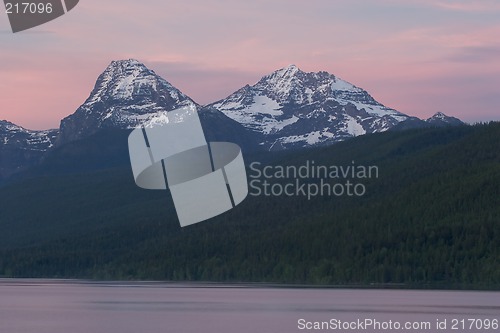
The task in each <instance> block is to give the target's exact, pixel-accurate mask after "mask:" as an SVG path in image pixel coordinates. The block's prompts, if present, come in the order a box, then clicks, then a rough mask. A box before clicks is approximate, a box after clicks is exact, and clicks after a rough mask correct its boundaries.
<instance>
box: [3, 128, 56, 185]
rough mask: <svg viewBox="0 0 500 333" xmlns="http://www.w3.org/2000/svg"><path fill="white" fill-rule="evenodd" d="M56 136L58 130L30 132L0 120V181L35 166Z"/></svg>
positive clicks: (52, 143)
mask: <svg viewBox="0 0 500 333" xmlns="http://www.w3.org/2000/svg"><path fill="white" fill-rule="evenodd" d="M57 134H58V130H46V131H31V130H27V129H25V128H23V127H20V126H17V125H15V124H13V123H11V122H8V121H5V120H0V180H1V179H3V178H7V177H9V176H10V175H12V174H14V173H16V172H19V171H22V170H25V169H27V168H28V167H30V166H32V165H33V164H36V163H37V162H38V161H39V160H40V158H41V157H42V156H43V155H44V154H45V152H46V151H47V150H48V149H50V148H51V147H52V146H53V145H54V142H55V139H56V137H57Z"/></svg>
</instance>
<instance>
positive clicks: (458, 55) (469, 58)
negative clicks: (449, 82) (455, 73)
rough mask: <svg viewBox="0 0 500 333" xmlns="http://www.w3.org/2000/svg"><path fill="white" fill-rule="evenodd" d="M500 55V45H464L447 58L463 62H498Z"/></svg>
mask: <svg viewBox="0 0 500 333" xmlns="http://www.w3.org/2000/svg"><path fill="white" fill-rule="evenodd" d="M499 56H500V45H498V46H480V47H464V48H460V49H458V50H456V51H455V52H454V54H452V55H451V56H449V57H447V58H446V60H449V61H453V62H462V63H484V62H492V63H498V58H499ZM499 71H500V70H499Z"/></svg>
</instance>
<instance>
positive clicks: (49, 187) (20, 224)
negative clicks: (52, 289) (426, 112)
mask: <svg viewBox="0 0 500 333" xmlns="http://www.w3.org/2000/svg"><path fill="white" fill-rule="evenodd" d="M123 138H125V136H123ZM120 142H121V141H120ZM87 144H88V142H87V143H85V142H82V143H81V147H85V145H87ZM123 144H124V146H123V147H124V149H122V153H126V141H124V142H123ZM75 145H76V146H78V145H79V143H75ZM123 147H122V148H123ZM103 149H105V148H103ZM72 152H73V154H74V155H75V156H73V157H71V156H69V157H68V154H66V155H64V152H60V154H61V156H62V155H64V158H63V157H58V158H57V159H54V160H50V159H48V160H47V161H46V162H45V163H46V164H45V165H42V166H40V169H39V170H38V171H36V172H33V173H32V174H31V176H32V177H27V178H24V179H19V180H17V181H15V182H12V183H10V184H6V185H4V186H2V187H0V276H3V277H64V278H91V279H146V280H177V281H180V280H188V281H223V282H229V281H230V282H276V283H298V284H320V285H327V284H328V285H359V284H362V285H370V284H387V283H394V284H399V283H401V284H405V285H407V286H412V287H414V286H423V287H433V286H437V287H443V288H461V287H463V288H487V289H500V124H499V123H490V124H485V125H476V126H460V127H455V128H431V129H418V130H409V131H402V132H386V133H380V134H372V135H365V136H360V137H357V138H354V139H351V140H348V141H346V142H342V143H338V144H335V145H333V146H329V147H324V148H315V149H306V150H298V151H290V152H281V153H266V154H264V153H261V154H259V155H249V154H247V155H246V156H245V160H246V163H247V164H250V163H251V162H252V161H261V162H262V164H263V165H264V164H271V165H302V164H304V161H312V160H314V161H315V163H316V164H317V165H350V164H352V161H355V163H356V164H358V165H376V166H377V167H378V169H379V175H378V178H372V179H366V180H365V181H364V184H365V186H366V194H365V195H364V196H361V197H357V196H353V197H349V196H341V197H336V196H317V197H315V198H311V200H307V198H304V197H303V196H292V197H287V196H280V197H273V196H270V197H266V196H249V197H248V198H247V199H246V200H245V201H244V202H243V203H242V204H241V205H239V206H237V207H236V208H235V209H233V210H232V211H230V212H227V213H225V214H223V215H220V216H218V217H216V218H213V219H211V220H209V221H205V222H202V223H199V224H197V225H193V226H190V227H186V228H180V226H179V223H178V220H177V217H176V214H175V209H174V207H173V204H172V200H171V198H170V196H169V194H168V192H165V191H158V192H155V191H146V190H142V189H139V188H137V187H136V186H135V184H134V181H133V177H132V173H131V171H130V169H129V166H128V164H127V163H126V158H123V156H121V157H116V159H114V160H113V161H115V162H113V163H111V162H110V163H102V164H99V165H98V166H96V165H94V164H93V165H94V167H90V166H88V167H82V168H73V169H71V170H73V171H66V172H48V170H51V169H54V170H55V169H56V168H55V167H54V168H52V167H51V165H52V164H51V163H54V164H53V165H56V164H57V165H59V169H60V170H63V169H65V168H64V167H63V166H64V165H78V163H76V162H74V161H82V159H83V161H84V162H82V163H83V165H85V163H86V162H85V161H87V162H88V161H93V160H98V159H96V157H95V156H94V155H93V154H94V153H95V151H93V150H92V149H84V148H81V149H77V147H76V148H75V149H74V150H72ZM75 152H77V153H75ZM86 154H87V155H86ZM72 158H74V160H72ZM61 161H64V163H63V162H61ZM72 161H73V162H72ZM58 163H59V164H58ZM65 170H66V169H65ZM250 171H251V170H249V173H250ZM312 181H313V182H314V180H312Z"/></svg>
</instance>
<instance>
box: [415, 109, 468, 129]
mask: <svg viewBox="0 0 500 333" xmlns="http://www.w3.org/2000/svg"><path fill="white" fill-rule="evenodd" d="M425 122H426V123H428V124H430V125H432V126H435V127H441V126H461V125H465V123H464V122H463V121H461V120H460V119H458V118H455V117H450V116H447V115H445V114H444V113H442V112H437V113H436V114H434V115H433V116H432V117H430V118H428V119H426V120H425Z"/></svg>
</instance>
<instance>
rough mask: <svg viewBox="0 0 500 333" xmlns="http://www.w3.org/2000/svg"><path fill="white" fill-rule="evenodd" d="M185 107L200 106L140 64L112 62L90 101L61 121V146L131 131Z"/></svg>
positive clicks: (129, 61)
mask: <svg viewBox="0 0 500 333" xmlns="http://www.w3.org/2000/svg"><path fill="white" fill-rule="evenodd" d="M184 106H197V104H196V103H195V102H194V101H193V100H192V99H191V98H189V97H188V96H186V95H184V94H183V93H182V92H181V91H179V90H178V89H177V88H175V87H174V86H172V85H171V84H170V83H169V82H167V81H166V80H164V79H163V78H161V77H160V76H158V75H156V73H155V72H154V71H152V70H150V69H148V68H147V67H146V66H145V65H144V64H142V63H140V62H139V61H137V60H134V59H129V60H121V61H113V62H111V64H110V65H109V66H108V67H107V68H106V70H105V71H104V72H103V73H102V74H101V75H99V77H98V79H97V82H96V84H95V87H94V89H93V90H92V92H91V93H90V96H89V97H88V98H87V100H86V101H85V102H84V103H83V104H82V105H81V106H80V107H79V108H78V109H77V110H76V112H75V113H73V114H72V115H70V116H68V117H66V118H64V119H63V120H62V121H61V126H60V135H59V137H58V140H57V144H58V145H62V144H64V143H66V142H69V141H74V140H77V139H81V138H84V137H88V136H89V135H92V134H94V133H96V132H97V131H99V130H101V129H106V128H114V129H116V128H120V129H131V128H135V127H137V126H138V125H140V124H142V123H144V122H147V121H150V120H151V119H152V118H155V117H159V116H161V115H162V114H163V113H164V112H167V111H171V110H175V109H178V108H180V107H184Z"/></svg>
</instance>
